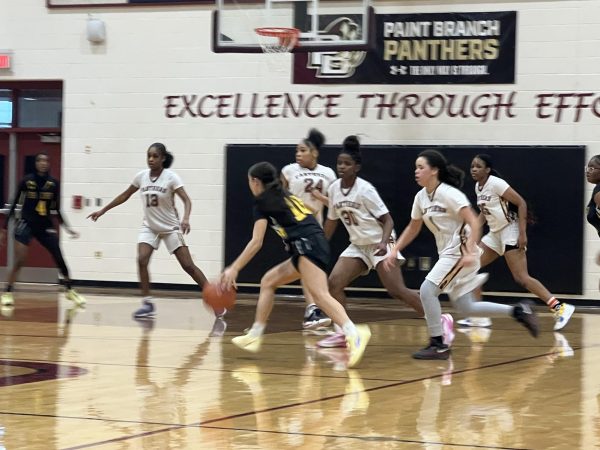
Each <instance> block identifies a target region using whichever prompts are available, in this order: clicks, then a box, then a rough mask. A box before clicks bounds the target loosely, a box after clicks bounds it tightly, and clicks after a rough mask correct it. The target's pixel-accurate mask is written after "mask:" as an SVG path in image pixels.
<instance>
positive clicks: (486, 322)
mask: <svg viewBox="0 0 600 450" xmlns="http://www.w3.org/2000/svg"><path fill="white" fill-rule="evenodd" d="M456 323H457V324H459V325H460V326H463V327H491V326H492V319H490V318H489V317H467V318H466V319H461V320H457V321H456Z"/></svg>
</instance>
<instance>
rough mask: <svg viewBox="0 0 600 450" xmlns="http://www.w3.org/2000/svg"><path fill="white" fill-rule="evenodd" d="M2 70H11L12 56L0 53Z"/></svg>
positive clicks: (0, 67)
mask: <svg viewBox="0 0 600 450" xmlns="http://www.w3.org/2000/svg"><path fill="white" fill-rule="evenodd" d="M0 69H10V55H9V54H7V53H0Z"/></svg>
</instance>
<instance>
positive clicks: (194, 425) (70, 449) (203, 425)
mask: <svg viewBox="0 0 600 450" xmlns="http://www.w3.org/2000/svg"><path fill="white" fill-rule="evenodd" d="M582 348H583V347H576V348H573V350H574V351H579V350H581V349H582ZM555 353H556V352H546V353H543V354H538V355H532V356H526V357H522V358H517V359H512V360H507V361H501V362H497V363H492V364H487V365H484V366H478V367H471V368H466V369H460V370H456V371H452V375H453V376H454V375H460V374H463V373H467V372H473V371H476V370H483V369H489V368H494V367H500V366H506V365H510V364H515V363H520V362H524V361H531V360H534V359H538V358H544V357H547V356H549V355H553V354H555ZM443 376H444V374H436V375H432V376H426V377H420V378H414V379H411V380H407V381H399V382H395V383H391V384H386V385H383V386H375V387H372V388H367V389H364V390H362V391H359V392H373V391H378V390H382V389H388V388H394V387H398V386H404V385H407V384H412V383H419V382H421V381H424V380H432V379H436V378H441V377H443ZM345 395H346V393H343V394H335V395H329V396H326V397H321V398H318V399H313V400H306V401H303V402H294V403H288V404H286V405H279V406H274V407H271V408H264V409H259V410H253V411H248V412H245V413H239V414H232V415H229V416H225V417H219V418H215V419H209V420H206V421H202V422H195V423H191V424H188V425H185V424H182V425H174V426H170V427H167V428H163V429H160V430H153V431H146V432H143V433H138V434H132V435H128V436H121V437H117V438H112V439H105V440H103V441H96V442H92V443H89V444H81V445H77V446H75V447H68V448H64V449H62V450H80V449H85V448H91V447H97V446H100V445H106V444H110V443H115V442H122V441H127V440H129V439H137V438H142V437H147V436H151V435H154V434H159V433H164V432H170V431H175V430H179V429H182V428H218V429H223V430H232V431H235V430H236V429H235V428H227V427H216V426H212V427H211V426H207V425H210V424H213V423H216V422H221V421H224V420H232V419H239V418H241V417H248V416H252V415H256V414H262V413H265V412H273V411H280V410H283V409H288V408H295V407H298V406H304V405H310V404H313V403H319V402H324V401H329V400H335V399H339V398H343V397H344V396H345ZM0 414H1V413H0ZM81 419H83V420H85V419H86V418H81ZM95 420H101V419H95ZM107 421H111V420H110V419H107ZM140 424H143V422H140ZM255 432H268V430H255ZM280 433H282V434H286V433H285V432H280ZM287 434H289V433H287ZM294 434H295V433H294ZM298 434H305V433H298ZM306 435H310V434H308V433H306ZM315 436H320V435H315ZM323 436H325V437H327V435H323ZM407 442H415V443H418V442H420V441H407ZM423 443H428V442H426V441H425V442H423ZM432 445H460V444H449V443H441V444H437V443H432ZM463 446H465V447H467V446H468V445H466V444H464V445H463ZM471 447H477V446H473V445H471ZM477 448H493V449H498V450H526V449H524V448H523V449H522V448H515V447H493V446H479V447H477Z"/></svg>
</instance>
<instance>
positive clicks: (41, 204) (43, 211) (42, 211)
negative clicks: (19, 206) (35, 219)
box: [35, 200, 48, 216]
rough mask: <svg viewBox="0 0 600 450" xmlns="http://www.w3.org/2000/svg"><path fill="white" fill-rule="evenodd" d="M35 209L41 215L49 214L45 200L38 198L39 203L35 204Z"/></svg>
mask: <svg viewBox="0 0 600 450" xmlns="http://www.w3.org/2000/svg"><path fill="white" fill-rule="evenodd" d="M35 211H36V212H37V213H38V215H40V216H47V215H48V209H47V208H46V202H45V201H44V200H38V202H37V205H36V206H35Z"/></svg>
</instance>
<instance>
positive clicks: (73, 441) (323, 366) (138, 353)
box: [0, 292, 600, 450]
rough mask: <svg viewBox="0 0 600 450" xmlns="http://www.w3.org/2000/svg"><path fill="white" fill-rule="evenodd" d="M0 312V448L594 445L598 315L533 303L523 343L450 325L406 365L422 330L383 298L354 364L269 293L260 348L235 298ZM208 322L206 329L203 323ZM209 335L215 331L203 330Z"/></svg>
mask: <svg viewBox="0 0 600 450" xmlns="http://www.w3.org/2000/svg"><path fill="white" fill-rule="evenodd" d="M15 298H16V309H15V310H14V312H13V314H12V316H10V314H9V311H3V313H5V314H6V315H7V316H9V317H4V316H0V339H1V346H0V449H3V448H5V449H7V450H22V449H40V450H50V449H62V450H67V449H71V450H74V449H87V448H97V449H158V450H163V449H194V450H195V449H277V450H280V449H284V448H285V449H300V448H302V449H304V448H305V449H328V450H329V449H377V450H384V449H396V448H399V449H427V450H429V449H436V450H437V449H473V448H477V449H592V448H598V447H600V412H599V401H600V376H599V375H598V371H599V369H600V315H596V314H594V310H585V309H580V310H578V312H577V314H576V315H575V316H574V317H573V319H572V320H571V322H570V323H569V325H568V326H567V327H566V328H565V330H564V332H562V333H560V334H558V333H553V332H552V323H553V322H552V318H551V316H550V315H549V314H546V313H545V310H543V309H540V310H539V311H540V312H541V313H542V314H541V317H540V319H541V324H542V329H543V332H542V333H541V336H540V337H539V338H538V339H533V338H531V337H530V336H529V335H528V334H527V333H526V332H525V331H524V329H522V328H521V327H520V326H519V325H518V324H516V323H515V322H513V321H512V320H510V319H495V320H494V324H493V328H491V329H490V330H481V329H470V330H466V332H465V333H461V332H458V331H457V337H456V340H455V343H454V346H453V354H452V359H451V360H449V361H416V360H413V359H411V357H410V354H411V352H412V351H414V350H416V349H418V348H420V347H421V346H422V345H423V344H424V343H425V342H426V341H427V336H426V329H425V322H424V321H423V320H422V319H416V318H415V316H414V314H413V313H411V312H409V311H407V310H406V309H403V308H402V307H401V306H400V305H399V304H398V303H396V302H393V301H391V300H390V301H384V300H374V301H366V300H361V301H354V302H352V303H351V304H350V308H349V309H350V313H351V316H352V317H353V318H354V320H355V321H356V322H367V323H369V324H370V326H371V330H372V332H373V339H372V340H371V345H370V346H369V347H368V349H367V352H366V354H365V357H364V359H363V361H362V363H361V365H360V366H359V367H358V368H356V369H353V370H346V369H345V367H344V359H345V352H344V351H343V350H340V349H329V350H324V351H319V350H317V349H316V347H315V343H316V341H317V340H318V339H319V336H314V335H306V334H304V335H303V334H302V332H301V331H300V323H301V316H302V314H303V305H302V303H301V302H299V301H297V300H285V299H282V300H278V301H277V303H276V305H275V309H274V313H273V317H272V320H271V322H270V325H269V327H268V335H267V336H266V339H265V343H264V346H263V349H262V351H261V352H260V353H259V354H256V355H253V354H248V353H244V352H242V351H241V350H238V349H237V348H235V347H234V346H233V345H232V344H231V343H230V342H229V341H230V338H231V337H232V336H235V335H238V334H240V333H241V332H242V330H243V329H244V328H246V327H248V326H250V325H251V323H252V318H253V314H254V304H255V300H253V299H242V300H240V301H239V302H238V305H237V306H236V309H235V310H234V311H232V312H231V313H230V314H229V315H228V317H227V320H226V322H227V329H226V331H225V334H224V335H223V336H222V337H219V336H218V334H220V332H222V331H223V323H216V324H214V320H213V316H212V313H210V312H208V311H207V310H205V309H204V308H203V307H202V305H201V302H200V301H199V300H197V299H169V298H160V299H158V300H157V306H158V312H157V318H156V319H155V320H154V321H140V322H137V321H134V320H133V319H132V318H131V312H132V311H133V310H134V309H136V308H137V307H138V305H139V300H138V299H137V298H135V297H125V296H122V297H119V296H114V295H88V296H87V298H88V305H87V307H86V309H85V310H80V311H76V310H69V309H68V307H69V306H70V304H69V302H68V301H67V300H65V298H64V296H63V295H62V294H57V293H54V292H45V293H38V294H35V293H24V292H19V293H17V294H16V296H15ZM213 328H214V329H213ZM211 332H212V334H216V335H217V336H211Z"/></svg>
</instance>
